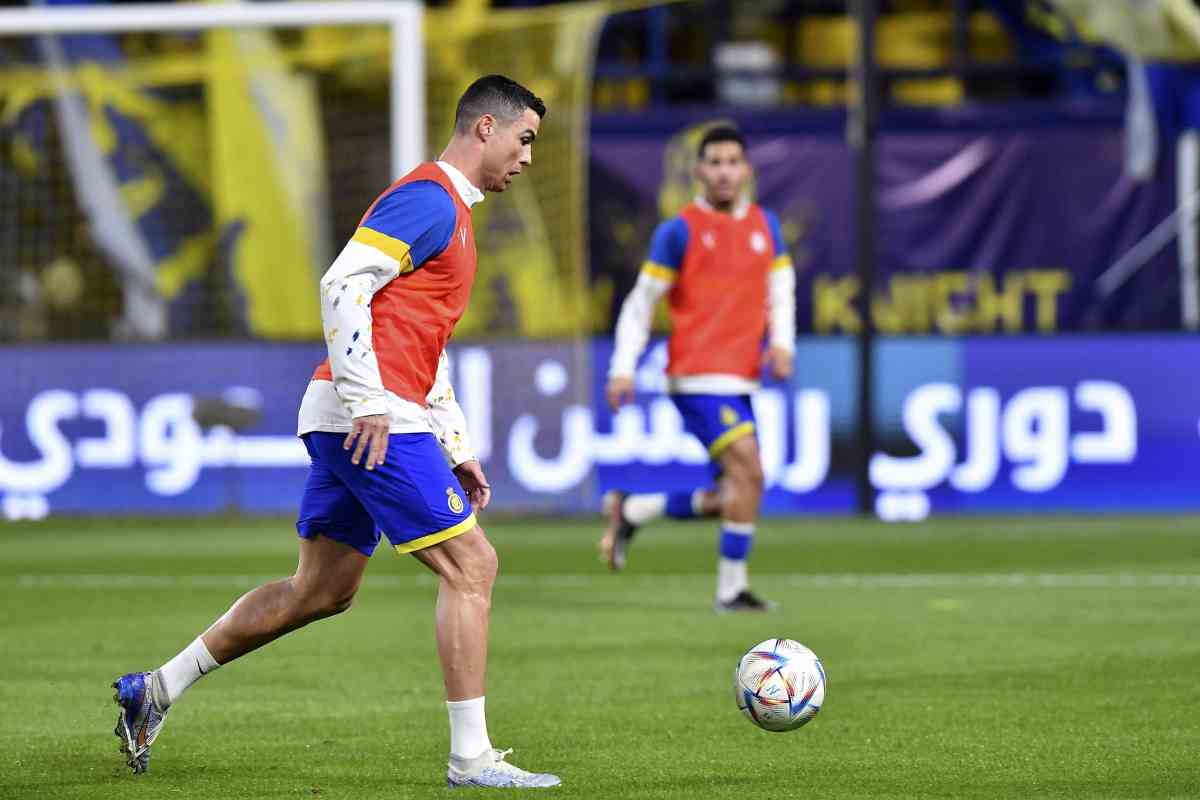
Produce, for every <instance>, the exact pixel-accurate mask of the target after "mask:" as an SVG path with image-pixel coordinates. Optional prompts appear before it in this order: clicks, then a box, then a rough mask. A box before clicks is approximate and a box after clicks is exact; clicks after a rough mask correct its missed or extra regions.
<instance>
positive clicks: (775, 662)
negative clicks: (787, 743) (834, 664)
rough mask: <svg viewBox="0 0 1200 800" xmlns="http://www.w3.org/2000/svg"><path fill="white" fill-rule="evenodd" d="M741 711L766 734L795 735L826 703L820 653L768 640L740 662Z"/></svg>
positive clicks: (738, 697)
mask: <svg viewBox="0 0 1200 800" xmlns="http://www.w3.org/2000/svg"><path fill="white" fill-rule="evenodd" d="M734 697H735V699H736V700H737V706H738V709H739V710H740V711H741V712H742V713H743V714H745V715H746V717H747V718H748V719H749V720H750V721H751V722H753V723H754V724H755V725H757V726H758V727H760V728H762V729H763V730H765V731H776V732H782V731H792V730H795V729H796V728H799V727H800V726H802V725H804V724H806V723H807V722H808V721H809V720H811V719H812V718H813V717H815V716H816V715H817V712H818V711H820V710H821V705H822V704H823V703H824V702H825V668H824V667H822V666H821V659H819V658H817V655H816V653H814V652H813V651H812V650H809V649H808V648H807V647H805V646H804V645H802V644H800V643H799V642H797V641H793V640H792V639H767V640H766V641H765V642H759V643H758V644H756V645H755V646H754V647H752V648H750V650H749V652H747V653H746V655H744V656H742V660H741V661H739V662H738V667H737V673H736V675H735V679H734Z"/></svg>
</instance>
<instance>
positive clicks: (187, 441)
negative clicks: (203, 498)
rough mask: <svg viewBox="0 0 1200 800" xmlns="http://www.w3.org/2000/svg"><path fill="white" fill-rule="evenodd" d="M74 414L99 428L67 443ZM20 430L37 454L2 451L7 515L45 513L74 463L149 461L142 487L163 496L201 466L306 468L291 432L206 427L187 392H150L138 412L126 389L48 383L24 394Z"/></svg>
mask: <svg viewBox="0 0 1200 800" xmlns="http://www.w3.org/2000/svg"><path fill="white" fill-rule="evenodd" d="M244 388H245V387H233V388H232V389H230V390H228V391H237V390H239V389H244ZM247 391H254V390H247ZM80 418H82V419H94V420H98V421H99V422H100V423H101V424H102V426H103V432H102V434H101V435H100V436H87V437H81V438H79V439H78V440H77V441H76V442H75V443H74V444H73V445H72V443H71V441H70V440H69V439H67V437H66V435H65V434H63V432H62V430H61V427H60V426H61V424H62V423H63V422H64V421H67V420H74V419H80ZM25 428H26V431H27V433H28V436H29V441H30V443H31V444H32V445H33V446H34V448H36V450H37V451H38V453H39V458H38V459H37V460H36V461H30V462H15V461H10V460H9V459H7V458H6V457H5V456H4V455H3V453H2V452H0V493H3V494H4V498H5V501H4V502H5V504H6V505H5V506H4V508H5V509H6V510H5V515H6V516H9V517H10V518H11V517H12V516H13V515H17V516H22V515H25V516H28V515H29V514H30V513H34V514H36V513H42V514H43V515H44V512H42V508H43V505H44V502H45V501H44V498H45V495H47V494H49V493H51V492H53V491H55V490H56V489H58V488H60V487H61V486H62V485H63V484H65V483H66V482H67V481H68V480H70V479H71V476H72V475H73V474H74V472H75V469H76V467H77V466H78V467H81V468H84V469H128V468H131V467H133V466H135V465H136V463H137V461H138V460H140V461H141V463H142V464H143V465H144V466H145V467H147V472H146V478H145V480H146V487H147V488H148V489H149V490H150V491H151V492H154V493H155V494H159V495H166V496H172V495H178V494H182V493H184V492H186V491H188V490H189V489H191V488H192V487H193V486H195V484H196V481H197V480H198V479H199V475H200V471H201V469H203V468H206V467H246V468H268V467H289V468H295V467H306V466H308V453H307V452H306V451H305V449H304V445H303V443H301V442H300V440H299V439H297V438H296V437H294V436H292V435H286V436H241V435H238V434H236V433H235V432H234V431H232V430H230V429H229V428H226V427H221V426H218V427H214V428H213V429H211V430H210V431H208V433H207V434H206V433H204V432H203V431H201V429H200V426H199V425H197V424H196V421H195V419H194V418H193V416H192V399H191V397H190V396H189V395H186V394H179V393H171V394H161V395H158V396H156V397H153V398H151V399H150V400H149V401H148V402H147V403H146V405H145V407H144V408H143V409H142V412H141V414H140V415H139V414H138V412H137V409H136V408H135V407H134V405H133V402H132V401H131V400H130V399H129V397H128V395H126V394H125V393H123V392H121V391H119V390H117V389H104V388H101V389H89V390H87V391H85V392H83V393H81V394H77V393H75V392H69V391H66V390H64V389H47V390H44V391H41V392H38V393H37V394H36V395H34V396H33V398H32V399H31V400H30V402H29V407H28V408H27V409H26V413H25ZM10 498H12V499H11V500H10ZM30 509H32V512H30V511H29V510H30ZM10 512H11V513H10Z"/></svg>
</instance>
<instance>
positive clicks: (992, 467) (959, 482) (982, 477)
mask: <svg viewBox="0 0 1200 800" xmlns="http://www.w3.org/2000/svg"><path fill="white" fill-rule="evenodd" d="M967 419H969V420H971V421H972V424H970V425H968V426H967V460H966V461H965V462H963V463H962V464H959V465H958V466H957V467H955V468H954V471H953V472H951V473H950V485H951V486H953V487H954V488H955V489H958V490H959V491H960V492H982V491H983V490H984V489H986V488H987V487H989V486H991V485H992V484H993V483H994V482H995V480H996V474H997V473H998V472H999V471H1000V436H999V432H1000V427H999V421H1000V393H999V392H997V391H996V390H995V389H988V388H986V387H985V388H982V389H972V390H971V392H970V393H969V394H968V395H967Z"/></svg>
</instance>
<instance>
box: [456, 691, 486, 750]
mask: <svg viewBox="0 0 1200 800" xmlns="http://www.w3.org/2000/svg"><path fill="white" fill-rule="evenodd" d="M446 710H447V711H448V712H449V713H450V755H452V756H455V757H457V758H463V759H472V758H476V757H478V756H479V755H481V754H482V753H483V752H484V751H485V750H491V749H492V741H491V739H489V738H488V732H487V720H486V719H485V718H484V715H483V698H482V697H475V698H472V699H470V700H447V701H446Z"/></svg>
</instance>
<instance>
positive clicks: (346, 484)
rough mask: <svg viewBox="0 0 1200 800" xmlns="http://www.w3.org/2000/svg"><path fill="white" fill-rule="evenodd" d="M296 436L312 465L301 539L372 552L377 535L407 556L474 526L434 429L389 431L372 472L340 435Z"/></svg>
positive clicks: (302, 503) (300, 521) (303, 501)
mask: <svg viewBox="0 0 1200 800" xmlns="http://www.w3.org/2000/svg"><path fill="white" fill-rule="evenodd" d="M301 438H302V439H303V440H304V446H305V447H307V448H308V455H309V457H311V458H312V467H311V469H310V471H309V473H308V482H307V483H305V485H304V497H303V498H302V499H301V500H300V518H299V519H298V520H297V521H296V532H297V533H299V534H300V538H302V539H311V538H313V537H315V536H317V535H321V536H326V537H328V538H330V539H333V540H334V541H338V542H341V543H342V544H346V545H349V546H350V547H353V548H354V549H355V550H357V551H358V552H360V553H362V554H363V555H366V556H369V555H371V553H373V552H374V551H375V546H376V545H378V544H379V534H380V533H382V534H384V535H385V536H387V538H388V541H389V542H391V543H392V546H393V547H395V548H396V550H397V551H398V552H400V553H411V552H413V551H414V550H421V549H422V548H425V547H430V546H432V545H435V544H437V543H439V542H444V541H446V540H447V539H451V538H453V537H455V536H458V535H459V534H463V533H466V532H467V531H470V530H471V529H473V528H474V527H475V515H474V514H473V513H472V512H471V504H470V502H468V500H467V495H466V492H464V491H463V488H462V485H461V484H460V483H459V482H458V478H456V477H455V476H454V473H453V472H451V471H450V467H448V466H446V459H445V458H444V457H443V456H442V450H441V447H440V446H439V445H438V443H437V440H436V439H434V438H433V434H432V433H393V434H391V435H390V436H388V449H387V456H386V457H385V458H384V461H383V463H382V464H379V465H377V466H376V467H375V469H373V470H368V469H366V468H365V467H364V466H363V465H362V464H361V463H359V464H358V465H357V466H356V465H354V464H351V463H350V456H351V454H352V453H353V451H352V450H343V449H342V442H343V441H345V439H346V434H344V433H323V432H319V431H315V432H313V433H306V434H304V436H302V437H301Z"/></svg>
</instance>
